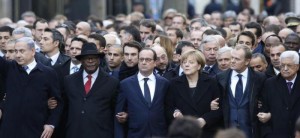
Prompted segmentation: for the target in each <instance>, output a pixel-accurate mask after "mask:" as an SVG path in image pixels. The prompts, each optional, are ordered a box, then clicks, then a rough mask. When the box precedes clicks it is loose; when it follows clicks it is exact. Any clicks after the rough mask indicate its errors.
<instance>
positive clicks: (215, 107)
mask: <svg viewBox="0 0 300 138" xmlns="http://www.w3.org/2000/svg"><path fill="white" fill-rule="evenodd" d="M218 101H219V98H216V99H214V100H212V101H211V103H210V110H218V109H219V103H218Z"/></svg>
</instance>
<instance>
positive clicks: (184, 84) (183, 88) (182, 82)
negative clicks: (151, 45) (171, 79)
mask: <svg viewBox="0 0 300 138" xmlns="http://www.w3.org/2000/svg"><path fill="white" fill-rule="evenodd" d="M177 81H178V82H179V83H178V86H177V88H179V90H178V93H179V95H180V96H181V97H182V98H183V100H185V101H186V103H188V104H189V105H190V106H191V107H192V108H193V109H194V110H195V111H197V107H195V103H194V101H193V99H192V97H191V96H190V94H189V90H190V88H189V83H188V80H187V78H186V76H185V75H182V76H180V77H179V79H178V80H177ZM198 82H199V81H198ZM198 82H197V86H198Z"/></svg>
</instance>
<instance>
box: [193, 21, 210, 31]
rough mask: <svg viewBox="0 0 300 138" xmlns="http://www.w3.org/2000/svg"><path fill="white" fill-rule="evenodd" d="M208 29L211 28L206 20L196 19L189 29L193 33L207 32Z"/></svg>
mask: <svg viewBox="0 0 300 138" xmlns="http://www.w3.org/2000/svg"><path fill="white" fill-rule="evenodd" d="M207 27H209V26H208V23H207V22H206V21H205V19H203V18H195V19H193V20H191V23H190V26H189V29H190V32H193V31H202V32H204V31H205V30H206V29H205V28H207Z"/></svg>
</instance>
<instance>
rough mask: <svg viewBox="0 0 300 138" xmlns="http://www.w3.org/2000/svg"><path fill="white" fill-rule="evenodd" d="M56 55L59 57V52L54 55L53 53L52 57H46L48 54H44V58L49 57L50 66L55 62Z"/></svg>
mask: <svg viewBox="0 0 300 138" xmlns="http://www.w3.org/2000/svg"><path fill="white" fill-rule="evenodd" d="M58 57H59V52H57V53H56V54H55V55H53V56H52V57H48V56H47V55H46V58H50V59H51V65H52V66H53V65H54V64H55V63H56V61H57V59H58Z"/></svg>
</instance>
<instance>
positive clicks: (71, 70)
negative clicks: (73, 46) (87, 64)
mask: <svg viewBox="0 0 300 138" xmlns="http://www.w3.org/2000/svg"><path fill="white" fill-rule="evenodd" d="M75 66H76V67H77V68H78V69H80V67H81V63H80V64H78V65H75V64H74V63H73V62H71V64H70V74H73V73H75V70H74V69H73V67H75Z"/></svg>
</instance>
